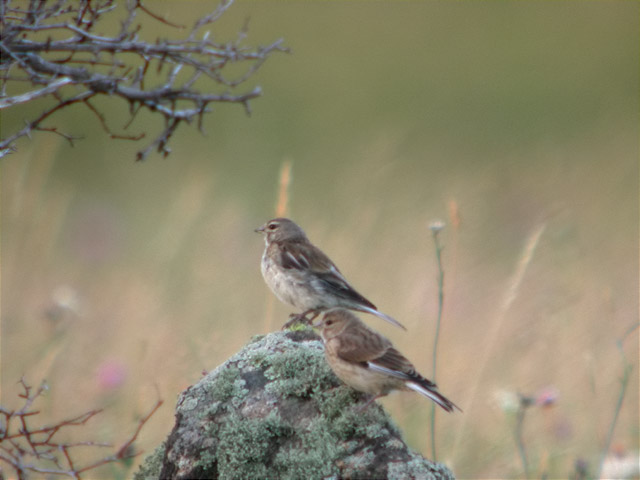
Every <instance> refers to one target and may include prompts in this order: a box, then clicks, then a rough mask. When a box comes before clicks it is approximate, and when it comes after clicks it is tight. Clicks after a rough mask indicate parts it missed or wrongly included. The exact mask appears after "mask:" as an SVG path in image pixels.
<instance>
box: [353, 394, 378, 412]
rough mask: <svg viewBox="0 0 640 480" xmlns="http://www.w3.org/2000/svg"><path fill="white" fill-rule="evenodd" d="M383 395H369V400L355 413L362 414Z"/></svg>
mask: <svg viewBox="0 0 640 480" xmlns="http://www.w3.org/2000/svg"><path fill="white" fill-rule="evenodd" d="M383 396H384V395H382V394H381V395H371V398H370V399H369V400H367V401H366V402H365V404H364V405H360V406H359V407H358V408H356V412H358V413H362V412H364V411H365V410H366V409H367V408H369V407H370V406H371V404H372V403H374V402H375V401H376V400H377V399H378V398H380V397H383Z"/></svg>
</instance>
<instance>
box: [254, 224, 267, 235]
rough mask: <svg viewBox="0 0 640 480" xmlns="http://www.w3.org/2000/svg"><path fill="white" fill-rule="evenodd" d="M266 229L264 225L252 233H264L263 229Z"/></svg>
mask: <svg viewBox="0 0 640 480" xmlns="http://www.w3.org/2000/svg"><path fill="white" fill-rule="evenodd" d="M265 228H267V226H266V225H262V226H261V227H260V228H256V229H255V230H254V232H256V233H264V229H265Z"/></svg>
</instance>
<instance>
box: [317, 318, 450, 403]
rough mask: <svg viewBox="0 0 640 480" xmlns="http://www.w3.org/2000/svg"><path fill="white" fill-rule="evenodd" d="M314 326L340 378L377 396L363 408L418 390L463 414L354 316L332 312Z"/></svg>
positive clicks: (330, 364) (394, 350)
mask: <svg viewBox="0 0 640 480" xmlns="http://www.w3.org/2000/svg"><path fill="white" fill-rule="evenodd" d="M314 326H317V327H319V328H320V329H321V335H322V340H323V341H324V352H325V357H326V359H327V362H328V363H329V366H330V367H331V369H332V370H333V371H334V373H335V374H336V376H337V377H338V378H340V380H342V381H343V382H344V383H346V384H347V385H349V386H350V387H352V388H354V389H355V390H358V391H360V392H364V393H369V394H371V395H373V397H372V398H371V399H370V400H369V401H368V402H367V403H366V404H365V405H364V406H363V408H364V407H366V406H368V405H369V404H370V403H371V402H373V401H374V400H375V399H377V398H379V397H382V396H384V395H387V394H388V393H390V392H391V391H393V390H414V391H416V392H418V393H420V394H422V395H424V396H425V397H428V398H430V399H431V400H433V401H434V402H436V403H437V404H438V405H440V406H441V407H442V408H444V409H445V410H446V411H447V412H451V411H453V409H454V408H457V409H458V410H460V408H458V406H457V405H455V404H454V403H453V402H452V401H450V400H449V399H447V398H445V397H444V396H443V395H442V394H441V393H440V392H439V391H438V387H437V386H436V384H435V383H433V382H431V381H430V380H427V379H426V378H424V377H423V376H422V375H420V374H419V373H418V372H416V370H415V368H414V366H413V365H412V364H411V362H409V360H407V359H406V358H405V357H404V356H403V355H402V354H401V353H400V352H399V351H398V350H396V349H395V348H394V347H393V345H391V342H390V341H389V340H388V339H387V338H385V337H383V336H382V335H380V334H379V333H378V332H376V331H374V330H372V329H370V328H369V327H367V326H366V325H365V324H364V323H363V322H362V321H361V320H360V319H359V318H358V317H356V316H355V315H354V314H353V313H351V312H349V311H347V310H343V309H335V310H330V311H329V312H327V313H326V314H325V315H324V317H323V318H322V321H320V322H319V323H318V324H317V325H314ZM460 411H461V410H460Z"/></svg>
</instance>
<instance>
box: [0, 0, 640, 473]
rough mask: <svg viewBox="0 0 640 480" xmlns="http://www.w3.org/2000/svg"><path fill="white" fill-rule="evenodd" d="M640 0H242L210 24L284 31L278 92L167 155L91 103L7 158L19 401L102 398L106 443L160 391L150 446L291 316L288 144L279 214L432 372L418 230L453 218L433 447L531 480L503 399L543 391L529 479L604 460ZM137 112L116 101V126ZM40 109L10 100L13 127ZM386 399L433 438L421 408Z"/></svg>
mask: <svg viewBox="0 0 640 480" xmlns="http://www.w3.org/2000/svg"><path fill="white" fill-rule="evenodd" d="M186 4H187V2H176V1H156V2H153V4H152V5H153V9H154V11H155V12H156V13H158V14H161V15H163V16H166V17H167V18H169V19H171V20H172V21H175V22H177V23H183V24H187V25H189V24H191V23H192V22H193V21H195V19H196V18H197V16H198V15H201V14H204V13H206V12H208V11H209V10H211V9H212V8H213V6H212V4H211V3H210V2H196V1H190V2H188V8H185V5H186ZM639 9H640V7H639V4H638V3H637V2H627V1H609V2H600V1H593V2H536V1H532V2H489V1H487V2H368V3H365V2H273V1H271V2H249V1H242V2H238V3H236V4H235V5H234V6H232V8H231V9H230V10H229V11H228V12H227V13H226V14H225V16H224V17H223V19H222V20H221V21H220V22H219V23H218V24H217V26H218V29H215V30H214V34H217V35H220V38H229V39H231V38H234V36H235V33H236V32H237V31H238V30H239V29H241V27H242V25H243V24H244V21H245V19H246V18H247V17H249V18H250V22H249V32H248V39H247V43H248V44H250V45H255V44H268V43H271V42H272V41H273V40H275V39H276V38H279V37H283V38H284V39H285V44H286V45H287V46H289V47H291V49H292V54H290V55H285V54H277V55H274V56H272V57H271V59H270V60H269V61H267V63H266V64H265V65H264V66H263V68H262V69H261V70H260V71H259V73H258V74H257V75H256V76H255V77H254V78H252V79H251V81H250V84H259V85H261V86H262V88H263V91H264V96H263V97H262V98H260V99H257V100H255V101H253V103H252V105H251V106H252V109H253V114H252V116H251V117H247V116H246V115H245V114H244V112H243V111H242V110H241V108H239V107H237V106H233V105H222V106H219V107H216V111H215V112H214V113H213V114H212V115H209V116H208V117H206V118H205V122H204V130H205V135H204V136H203V135H201V134H199V133H198V132H197V131H196V130H195V129H193V130H188V129H186V128H182V129H181V130H179V131H178V133H177V134H176V136H175V137H174V139H173V143H172V145H171V147H172V149H173V152H174V153H173V154H172V155H171V156H170V157H169V158H168V159H161V158H159V157H157V156H153V157H151V158H150V159H149V160H148V161H146V162H144V163H135V162H134V161H133V158H134V155H135V151H136V150H137V149H139V148H141V145H139V144H135V143H129V142H118V141H109V140H108V139H107V138H106V135H104V133H103V132H102V131H101V127H100V125H99V124H98V121H97V119H96V118H95V116H93V115H92V114H91V113H90V112H88V111H86V110H83V109H82V108H78V107H76V108H75V109H73V110H69V111H67V112H65V113H64V114H61V115H58V116H57V117H54V118H53V119H52V121H54V122H55V124H56V125H58V126H59V127H60V128H61V129H62V130H63V131H66V132H70V133H76V134H78V133H83V134H84V135H85V137H86V138H85V139H84V140H82V141H79V142H78V143H77V145H76V147H75V148H71V147H70V146H68V145H67V144H66V143H65V142H64V141H62V140H60V139H59V138H57V137H55V136H52V135H48V134H43V133H39V134H38V133H37V134H35V135H34V137H33V139H32V140H30V141H25V140H22V141H20V143H19V144H18V147H19V151H18V152H17V153H16V154H14V155H11V156H10V157H8V158H6V159H5V160H3V166H2V252H1V253H2V257H1V258H2V402H3V404H5V405H10V404H12V402H14V401H15V400H17V398H15V392H17V391H18V387H19V386H18V384H17V381H18V380H19V378H20V377H21V376H22V375H25V376H26V378H27V380H28V381H29V382H31V383H32V384H37V383H38V382H39V381H40V379H42V378H46V379H47V381H48V382H49V384H50V385H51V390H50V392H49V393H48V396H47V398H46V404H45V405H41V408H42V410H43V415H45V416H46V418H47V419H51V421H53V420H54V419H60V418H61V417H68V416H72V415H76V414H79V413H81V412H83V411H85V410H89V409H92V408H96V407H99V406H106V407H107V409H106V411H105V412H104V413H103V414H102V415H101V416H100V417H99V418H98V419H96V420H95V421H93V422H92V427H91V428H84V429H77V430H76V431H75V432H73V433H74V434H75V436H74V437H73V438H74V439H76V440H87V439H92V440H95V441H110V442H114V443H118V442H122V441H124V440H125V439H126V438H127V437H128V435H129V434H130V433H131V432H132V431H133V430H134V428H135V423H136V422H137V420H138V419H139V417H140V416H141V415H143V414H144V413H146V412H147V411H148V409H150V408H151V406H152V404H153V403H154V401H155V399H156V397H157V395H158V392H159V395H160V396H161V397H162V398H164V399H165V400H166V404H165V406H164V407H163V408H162V409H161V411H160V412H158V413H157V414H156V415H155V416H154V417H153V418H152V420H151V421H150V423H149V424H148V425H146V426H145V428H144V429H143V431H142V434H141V436H140V439H139V442H137V445H138V447H139V448H143V449H145V450H146V451H150V450H151V449H153V448H154V447H155V446H157V445H158V444H159V443H160V442H161V441H162V440H163V439H164V438H165V436H166V435H167V434H168V433H169V431H170V429H171V427H172V425H173V407H174V403H175V399H176V397H177V395H178V394H179V392H180V391H181V390H183V389H184V388H186V387H187V386H189V385H190V384H192V383H194V382H196V381H197V380H198V379H199V377H200V376H201V374H202V371H207V370H210V369H213V368H215V367H216V366H217V365H219V364H220V363H222V362H223V361H224V360H225V359H226V358H227V357H228V356H230V355H231V354H233V353H234V352H235V351H237V350H238V349H239V348H240V347H241V346H242V345H243V344H244V343H245V342H247V341H248V340H249V338H250V337H251V336H252V335H254V334H260V333H266V332H267V331H270V330H275V329H278V328H279V327H280V325H281V324H282V323H283V322H284V321H285V320H286V318H287V315H288V313H290V311H291V309H290V308H289V307H287V306H284V305H281V304H280V303H278V302H277V301H276V302H275V305H273V313H274V318H273V319H272V320H270V321H269V320H265V312H266V311H267V305H268V302H269V298H270V295H271V293H270V292H268V290H267V287H266V286H265V285H264V283H263V281H262V278H261V276H260V272H259V261H260V255H261V253H262V249H263V243H262V239H261V238H260V237H259V236H258V235H256V234H255V233H253V229H254V228H255V227H257V226H259V225H261V224H262V223H263V222H264V221H266V220H267V219H269V218H270V217H272V216H273V212H274V207H275V201H276V194H277V189H278V185H277V183H278V172H279V169H280V167H281V165H282V163H283V161H287V160H289V161H291V162H292V176H293V177H292V182H291V186H290V189H289V195H290V216H291V217H292V218H293V219H295V220H296V221H298V223H300V224H301V225H302V226H303V228H305V230H306V231H307V233H308V234H309V236H310V238H311V239H312V241H314V243H316V244H317V245H319V246H320V247H321V248H322V249H323V250H324V251H325V252H327V253H328V254H329V255H330V256H331V257H332V259H333V260H334V261H335V262H336V263H337V264H338V265H339V266H340V268H341V270H342V271H343V272H344V273H345V275H346V277H347V278H348V279H349V280H350V281H351V282H352V283H353V285H355V286H356V288H357V289H358V290H360V291H361V292H362V293H363V294H364V295H365V296H367V297H368V298H370V299H371V300H372V301H374V303H376V304H377V305H378V306H379V307H380V309H381V310H383V311H384V312H386V313H389V314H390V315H393V316H394V317H396V318H398V319H399V320H400V321H401V322H402V323H404V324H405V325H406V326H407V327H408V328H409V334H405V333H403V332H402V331H400V330H396V329H393V327H389V328H387V326H386V325H384V324H383V322H380V321H378V320H377V319H375V318H374V317H367V318H366V320H367V322H368V323H369V324H370V325H372V326H373V327H374V328H376V329H378V330H380V331H381V332H383V333H384V334H385V335H387V336H389V337H390V338H391V339H392V341H393V342H394V343H395V344H396V346H398V347H399V348H400V350H401V351H403V352H404V353H405V354H406V355H407V356H408V357H409V358H410V359H411V360H413V362H414V363H415V364H416V366H417V367H418V369H419V370H420V371H422V372H423V373H425V374H430V372H431V348H432V336H433V333H434V328H435V323H434V322H435V316H436V312H437V283H436V275H437V269H436V263H435V254H434V248H433V243H432V240H431V235H430V232H429V229H428V225H429V223H430V222H431V221H433V220H436V219H440V220H443V221H445V222H446V223H447V227H446V229H445V230H444V231H443V232H442V233H441V238H442V241H443V243H444V245H445V250H444V253H443V256H444V258H443V261H444V268H445V308H444V318H443V325H442V330H441V343H440V345H439V348H438V352H439V355H438V384H439V385H440V388H441V390H442V392H443V393H444V394H445V395H447V396H448V397H450V398H451V399H452V400H454V401H455V402H456V403H457V404H458V405H460V406H461V408H462V409H463V410H465V413H463V414H456V415H446V416H445V415H442V414H439V416H438V422H437V428H438V432H437V439H438V453H439V460H442V461H445V462H446V463H447V464H448V465H449V466H450V467H452V468H453V470H454V472H455V473H456V474H457V476H458V477H459V478H513V477H518V476H520V477H521V476H522V466H521V464H520V461H519V458H518V454H517V450H516V447H515V442H514V439H513V433H512V432H513V424H514V418H513V411H512V410H511V409H510V406H509V402H508V399H509V398H511V395H515V394H516V393H518V392H519V393H523V394H528V395H533V396H536V395H542V394H544V392H549V391H551V392H554V393H553V396H554V397H555V396H556V395H557V401H556V402H555V403H554V404H553V406H551V407H549V408H536V409H534V410H532V411H531V412H530V413H529V414H528V416H527V423H526V425H525V431H524V436H525V440H526V445H527V448H528V454H529V456H530V458H529V461H530V464H531V468H532V471H534V472H537V473H538V474H542V473H543V472H546V473H548V474H549V476H550V478H559V477H566V476H568V475H569V474H570V472H571V471H572V470H573V465H574V463H575V461H576V460H577V459H583V460H585V461H586V462H587V463H588V465H589V468H590V471H591V472H592V473H593V472H594V471H595V470H596V468H597V463H598V460H599V455H600V452H601V449H602V448H603V444H604V438H605V435H606V432H607V429H608V427H609V424H610V422H611V419H612V417H613V413H614V406H615V401H616V398H617V395H618V393H619V386H620V385H619V378H620V376H621V372H622V368H623V363H622V361H621V357H620V352H619V350H618V349H617V348H616V341H617V340H618V339H620V338H621V337H622V335H623V334H624V332H625V331H627V329H628V328H629V327H630V326H632V325H633V324H634V322H637V321H638V287H639V285H638V158H639V142H638V132H639V128H638V127H639V122H638V112H639V106H640V105H639V102H638V85H639V82H638V80H639V78H638V76H639V75H638V74H639V60H638V59H639V58H640V55H639V53H640V52H639V45H640V37H639V25H638V13H639ZM145 28H148V29H149V30H148V32H149V35H152V34H158V35H166V34H167V33H168V31H167V30H168V29H167V27H166V26H163V25H159V24H158V23H154V22H151V21H148V22H145ZM248 88H249V87H248V86H247V89H248ZM123 107H124V104H119V103H118V101H116V103H114V104H113V105H111V104H109V103H108V102H104V101H103V102H102V109H103V111H104V112H105V113H106V114H107V115H113V116H114V117H118V116H122V113H118V109H121V108H123ZM30 108H32V109H33V110H34V111H36V107H34V106H31V107H30ZM14 110H15V109H14ZM27 112H28V110H21V111H17V110H16V111H7V112H3V118H2V124H3V127H2V128H3V130H5V129H7V130H8V129H9V127H10V126H11V127H13V126H15V125H18V124H20V123H21V122H22V119H23V118H24V117H25V116H26V113H27ZM144 121H145V119H144V118H143V119H142V121H138V122H136V123H134V127H133V131H132V133H137V132H138V131H142V130H143V129H144V128H145V126H146V125H145V123H144ZM148 121H149V124H150V125H154V126H155V128H158V125H159V124H158V122H159V120H158V119H152V118H150V119H148ZM119 125H120V124H117V123H112V128H113V129H114V130H117V129H118V128H117V127H118V126H119ZM136 129H138V130H136ZM11 130H12V131H13V128H11ZM541 228H544V230H543V232H542V234H541V236H540V239H539V241H538V242H537V244H536V246H535V249H534V250H533V254H532V257H531V260H530V262H529V263H528V265H527V268H526V270H525V271H524V276H523V277H522V282H521V284H520V285H519V287H518V289H517V291H516V296H515V297H514V299H513V302H512V303H511V304H510V305H509V308H508V309H507V310H506V311H503V308H502V305H503V303H504V301H505V300H504V299H505V297H506V295H507V294H508V291H509V288H510V285H511V282H512V281H513V275H514V272H515V271H516V269H517V266H518V262H520V261H521V260H522V256H523V252H524V249H525V246H526V244H527V242H528V241H529V240H530V238H531V236H532V235H534V233H535V232H536V231H537V230H538V229H541ZM492 332H494V333H495V341H493V342H492V340H491V339H490V338H489V337H491V335H492ZM624 351H625V354H626V356H627V358H628V359H630V361H631V362H632V363H633V364H634V366H635V370H634V375H632V380H631V384H630V386H629V390H628V393H627V397H626V398H625V403H624V406H623V409H622V412H621V416H620V420H619V423H618V426H617V429H616V434H615V437H614V442H615V446H616V448H617V449H619V450H627V451H631V452H637V450H638V435H639V427H638V375H637V366H638V365H637V364H638V336H637V332H636V334H634V335H633V336H631V337H629V338H628V339H627V340H626V341H625V343H624ZM540 392H543V393H540ZM382 403H383V404H384V406H385V407H388V408H389V410H390V411H391V413H392V415H393V417H394V418H395V419H396V421H397V423H398V425H399V426H400V428H401V429H402V430H403V432H404V433H405V435H406V439H407V441H408V443H409V444H410V446H412V447H413V448H415V449H417V450H419V451H421V452H422V453H423V454H425V455H428V454H429V452H430V446H429V435H428V425H429V413H430V405H429V404H428V402H426V401H425V400H424V399H422V398H420V397H419V396H417V395H409V394H406V395H395V396H391V397H390V398H386V399H384V400H382ZM636 455H637V453H636ZM140 460H141V458H140ZM102 474H103V475H104V476H105V477H110V476H113V475H115V473H114V471H109V470H108V469H107V470H103V471H102Z"/></svg>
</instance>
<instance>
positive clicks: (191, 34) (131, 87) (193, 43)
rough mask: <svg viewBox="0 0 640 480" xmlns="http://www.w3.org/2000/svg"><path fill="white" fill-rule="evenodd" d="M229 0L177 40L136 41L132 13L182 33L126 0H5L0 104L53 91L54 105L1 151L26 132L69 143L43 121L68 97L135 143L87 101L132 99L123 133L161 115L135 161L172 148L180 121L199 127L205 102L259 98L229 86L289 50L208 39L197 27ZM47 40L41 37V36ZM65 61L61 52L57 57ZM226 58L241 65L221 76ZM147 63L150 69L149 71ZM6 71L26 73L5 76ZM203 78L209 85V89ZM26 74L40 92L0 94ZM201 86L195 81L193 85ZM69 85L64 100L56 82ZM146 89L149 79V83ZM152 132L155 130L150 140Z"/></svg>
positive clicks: (0, 150)
mask: <svg viewBox="0 0 640 480" xmlns="http://www.w3.org/2000/svg"><path fill="white" fill-rule="evenodd" d="M232 3H233V2H232V1H230V0H222V1H221V3H220V4H219V5H218V6H217V8H215V9H214V11H213V12H211V13H210V14H208V15H205V16H204V17H201V18H200V19H198V20H196V21H195V22H194V24H193V26H192V27H191V28H190V29H189V31H188V32H187V33H186V35H185V37H184V38H182V39H178V40H166V39H160V38H157V39H155V41H147V40H145V39H142V38H139V36H140V33H141V32H142V25H141V24H140V23H135V22H136V19H137V15H138V13H142V15H141V16H142V17H146V18H153V19H154V20H156V21H160V22H162V23H163V24H165V25H167V26H168V27H171V28H177V29H181V30H183V29H185V26H183V25H178V24H176V23H172V22H171V21H169V20H168V19H166V18H164V17H162V16H161V15H158V14H156V13H154V12H153V11H152V10H150V9H149V8H148V7H147V6H146V5H145V4H144V3H143V2H142V0H131V1H129V2H127V5H126V8H125V9H124V10H122V9H116V7H117V6H118V2H117V1H116V0H102V1H101V2H99V3H96V2H89V1H87V0H84V1H81V2H77V1H73V0H57V1H55V2H36V1H31V2H29V3H28V4H27V6H23V4H22V3H17V2H16V3H14V2H12V0H3V1H2V3H1V4H0V9H1V10H0V11H1V12H2V15H1V16H0V24H1V26H2V38H1V39H0V52H1V53H2V61H1V62H0V71H3V74H2V75H0V82H1V85H0V92H3V96H0V109H2V108H8V107H11V106H15V105H19V104H24V103H27V102H30V101H31V100H35V99H38V98H50V97H53V98H55V100H56V102H57V103H56V105H55V106H54V107H53V108H49V109H48V110H46V111H45V112H44V113H43V114H42V115H40V116H38V117H37V118H35V119H34V120H30V121H27V122H26V126H25V127H24V128H22V129H20V130H19V131H17V132H15V133H12V134H10V135H9V136H8V137H7V138H5V139H3V140H0V157H1V156H2V155H4V154H6V153H8V152H10V151H12V150H13V148H14V146H13V144H14V142H16V140H18V139H19V138H21V137H25V136H26V137H29V136H30V134H31V132H32V131H37V130H41V131H49V132H53V133H56V134H60V135H63V136H64V137H65V138H66V139H67V140H69V141H71V140H72V139H73V137H71V136H70V135H64V134H61V133H60V132H59V131H58V130H57V128H55V127H47V128H44V127H42V126H41V122H42V121H43V120H44V119H45V118H47V117H49V116H50V115H52V114H53V113H55V112H57V111H59V110H60V109H62V108H66V107H67V106H69V105H71V104H72V103H76V102H78V101H83V102H84V103H85V104H86V105H87V107H88V108H89V109H90V110H91V112H92V113H93V114H95V115H96V116H97V117H98V119H99V121H100V123H101V125H102V127H103V130H104V131H105V132H106V133H107V134H108V135H109V136H110V137H111V138H117V139H127V140H140V139H141V138H143V137H145V135H144V134H140V135H117V134H114V133H113V130H112V129H111V128H109V127H108V122H107V119H106V116H105V115H104V114H103V113H102V112H100V111H99V110H98V109H97V108H96V106H95V104H93V103H90V102H88V101H87V100H88V99H89V98H91V97H92V96H94V95H105V96H107V97H108V98H109V99H111V98H113V97H120V98H122V99H124V100H125V101H126V102H128V104H129V110H130V112H131V113H132V115H131V118H130V119H128V121H125V122H124V124H125V129H126V128H127V127H128V126H129V124H130V123H131V122H132V121H133V119H134V118H135V113H136V112H137V111H139V110H140V109H141V108H144V109H147V110H149V111H151V112H153V113H154V114H157V115H160V116H162V117H163V118H164V120H165V124H166V127H165V129H164V130H163V131H162V132H161V133H160V134H159V135H157V136H156V137H155V139H154V140H153V141H152V143H151V144H150V145H148V146H147V148H144V149H142V150H140V151H139V152H138V155H137V159H138V160H141V159H143V158H145V157H146V156H147V155H148V153H149V152H150V151H151V150H153V149H156V148H157V150H158V151H159V152H160V153H161V154H162V155H165V156H166V155H167V154H168V153H169V152H170V151H171V150H170V148H169V147H168V143H169V141H170V140H171V137H172V135H173V133H174V132H175V131H176V130H177V128H178V127H179V126H180V125H181V124H182V123H183V122H186V123H192V122H193V120H196V119H197V126H198V128H199V129H200V130H201V131H202V129H203V127H202V120H203V116H204V114H205V113H209V112H210V111H211V110H212V109H208V108H207V105H208V104H209V103H212V102H223V103H236V104H239V105H241V106H242V107H243V108H244V109H245V111H246V112H247V113H250V105H249V102H250V101H251V100H253V99H255V98H257V97H258V96H260V95H261V94H262V91H261V89H260V87H257V86H255V87H251V88H248V89H246V90H245V91H244V92H237V93H233V92H232V91H231V90H232V89H235V88H236V87H238V86H240V85H241V84H243V83H245V82H246V81H248V80H249V78H250V77H252V76H253V75H254V74H255V73H256V72H257V70H258V69H259V68H261V66H262V65H263V64H264V62H265V61H266V60H267V59H268V57H269V56H270V55H271V54H272V53H274V52H287V51H288V50H287V49H286V48H285V47H283V46H282V40H277V41H275V42H273V43H271V44H270V45H267V46H266V47H260V46H256V47H246V46H243V45H241V42H243V41H244V38H245V36H246V32H244V31H243V32H241V34H240V35H238V37H237V39H236V40H234V41H232V42H226V43H220V42H214V41H212V40H210V39H209V38H210V37H212V38H213V36H212V35H210V32H208V31H203V27H205V26H206V25H210V24H212V23H214V22H215V21H216V20H218V19H219V18H220V17H221V15H222V14H223V13H224V12H225V11H226V10H227V9H228V8H229V7H230V6H231V5H232ZM114 11H123V12H124V17H125V18H124V19H122V20H121V22H120V29H119V31H117V32H116V33H115V34H113V35H112V36H108V35H104V34H97V33H96V32H95V27H96V25H98V24H100V23H99V22H100V21H102V20H103V19H104V15H106V14H108V13H111V12H114ZM45 38H46V40H43V39H45ZM61 53H62V54H64V58H60V54H61ZM231 63H234V64H236V65H238V64H240V65H242V66H244V67H245V68H242V69H237V68H234V72H237V73H234V75H233V76H227V74H226V72H227V71H228V70H225V67H226V66H227V65H229V64H231ZM150 66H151V67H152V68H151V69H150V68H149V67H150ZM12 69H14V70H15V69H17V70H19V71H20V72H21V73H23V74H24V77H21V76H20V75H11V76H10V75H9V72H10V71H12ZM200 78H202V79H203V80H205V79H207V78H208V79H209V80H210V81H213V82H215V85H214V87H217V88H218V90H220V89H221V88H222V89H225V91H217V92H216V91H215V89H213V88H211V82H209V85H207V84H205V83H204V82H198V88H196V80H198V79H200ZM25 79H26V80H28V81H29V82H31V83H32V84H33V85H39V86H41V87H42V88H36V89H32V90H31V91H29V92H27V93H23V94H20V95H15V96H10V97H6V96H5V95H4V92H6V91H7V86H8V85H13V84H15V83H16V82H21V81H24V80H25ZM200 84H202V87H201V88H200ZM65 85H74V86H76V87H77V88H78V89H79V90H80V93H78V92H77V91H76V92H75V93H74V94H73V95H72V96H71V97H64V96H62V93H63V92H64V91H66V90H63V89H62V87H64V86H65ZM147 85H151V88H148V87H147ZM152 138H153V136H152Z"/></svg>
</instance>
